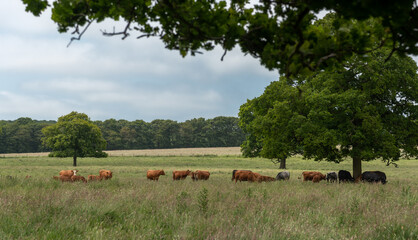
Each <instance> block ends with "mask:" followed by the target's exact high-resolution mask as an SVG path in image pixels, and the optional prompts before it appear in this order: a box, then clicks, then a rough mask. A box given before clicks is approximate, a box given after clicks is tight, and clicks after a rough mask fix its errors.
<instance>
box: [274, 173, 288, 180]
mask: <svg viewBox="0 0 418 240" xmlns="http://www.w3.org/2000/svg"><path fill="white" fill-rule="evenodd" d="M289 178H290V172H288V171H284V172H279V173H278V174H277V176H276V180H289Z"/></svg>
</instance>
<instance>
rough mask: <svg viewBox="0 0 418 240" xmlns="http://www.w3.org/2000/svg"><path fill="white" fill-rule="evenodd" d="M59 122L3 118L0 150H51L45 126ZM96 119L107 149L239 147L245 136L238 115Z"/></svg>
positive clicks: (0, 127) (0, 125) (7, 151)
mask: <svg viewBox="0 0 418 240" xmlns="http://www.w3.org/2000/svg"><path fill="white" fill-rule="evenodd" d="M55 123H56V121H38V120H32V119H31V118H19V119H17V120H14V121H5V120H0V153H27V152H44V151H49V150H50V149H47V148H45V147H44V146H43V145H42V141H41V138H42V136H43V135H42V132H41V129H42V128H44V127H46V126H49V125H51V124H55ZM94 123H95V124H96V125H97V126H98V127H99V128H100V129H101V130H102V134H103V137H104V138H105V139H106V141H107V148H106V149H107V150H125V149H162V148H193V147H235V146H240V145H241V143H242V142H243V141H244V140H245V135H244V133H243V132H242V130H241V129H240V128H239V126H238V118H235V117H216V118H213V119H204V118H195V119H192V120H187V121H185V122H177V121H173V120H154V121H152V122H145V121H142V120H136V121H127V120H115V119H109V120H106V121H95V122H94Z"/></svg>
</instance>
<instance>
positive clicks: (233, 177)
mask: <svg viewBox="0 0 418 240" xmlns="http://www.w3.org/2000/svg"><path fill="white" fill-rule="evenodd" d="M237 171H247V172H251V171H250V170H232V179H231V181H234V180H235V173H236V172H237Z"/></svg>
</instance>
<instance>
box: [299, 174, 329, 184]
mask: <svg viewBox="0 0 418 240" xmlns="http://www.w3.org/2000/svg"><path fill="white" fill-rule="evenodd" d="M302 177H303V181H304V182H305V181H312V182H319V181H321V180H324V179H325V178H326V176H325V175H324V174H322V173H320V172H312V171H305V172H303V173H302Z"/></svg>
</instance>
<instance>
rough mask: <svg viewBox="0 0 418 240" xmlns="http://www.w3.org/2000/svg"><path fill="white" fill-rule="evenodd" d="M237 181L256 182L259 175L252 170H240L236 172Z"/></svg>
mask: <svg viewBox="0 0 418 240" xmlns="http://www.w3.org/2000/svg"><path fill="white" fill-rule="evenodd" d="M237 181H240V182H241V181H248V182H255V181H257V176H256V174H255V173H253V172H251V171H246V170H238V171H236V172H235V183H237Z"/></svg>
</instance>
